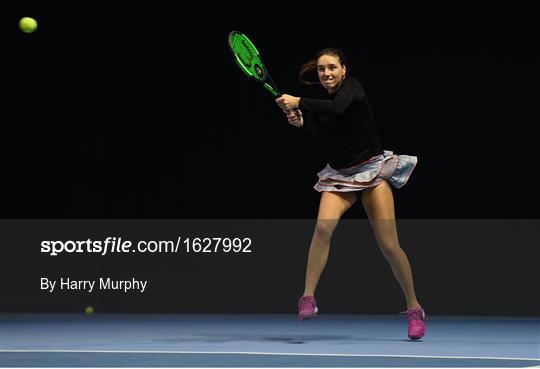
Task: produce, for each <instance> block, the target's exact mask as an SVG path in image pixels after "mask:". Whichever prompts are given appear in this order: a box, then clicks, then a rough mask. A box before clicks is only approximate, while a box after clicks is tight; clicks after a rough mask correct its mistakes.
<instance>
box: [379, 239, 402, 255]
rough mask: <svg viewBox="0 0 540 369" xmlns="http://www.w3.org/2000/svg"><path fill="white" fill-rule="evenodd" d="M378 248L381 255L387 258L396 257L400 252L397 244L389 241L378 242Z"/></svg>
mask: <svg viewBox="0 0 540 369" xmlns="http://www.w3.org/2000/svg"><path fill="white" fill-rule="evenodd" d="M379 248H380V249H381V251H382V253H383V254H384V255H385V256H387V257H393V256H394V255H397V254H398V253H399V252H400V250H401V247H400V246H399V243H397V242H396V241H391V240H381V241H379Z"/></svg>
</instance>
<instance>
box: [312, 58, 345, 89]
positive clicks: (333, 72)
mask: <svg viewBox="0 0 540 369" xmlns="http://www.w3.org/2000/svg"><path fill="white" fill-rule="evenodd" d="M346 71H347V68H346V67H345V66H344V65H341V61H340V60H339V58H338V57H337V56H334V55H323V56H321V57H320V58H319V59H318V60H317V74H318V75H319V80H320V81H321V84H322V85H323V87H324V88H326V89H327V90H328V92H330V93H333V92H335V91H336V90H337V89H338V88H339V85H340V84H341V82H342V81H343V78H344V77H345V72H346Z"/></svg>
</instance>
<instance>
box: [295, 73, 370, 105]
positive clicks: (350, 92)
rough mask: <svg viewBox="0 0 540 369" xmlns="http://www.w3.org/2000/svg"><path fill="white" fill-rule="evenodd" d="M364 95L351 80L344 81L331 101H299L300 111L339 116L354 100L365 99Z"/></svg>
mask: <svg viewBox="0 0 540 369" xmlns="http://www.w3.org/2000/svg"><path fill="white" fill-rule="evenodd" d="M365 97H366V95H365V93H364V90H363V89H362V87H361V86H360V85H358V84H357V83H355V81H353V80H352V79H348V78H347V79H345V80H344V81H343V82H342V84H341V87H340V88H339V90H338V92H337V93H336V96H335V97H334V99H333V100H321V99H309V98H307V97H302V98H300V99H299V103H298V106H299V108H300V109H303V110H308V111H313V112H316V113H329V114H341V113H343V112H344V111H345V110H347V108H348V107H349V106H350V105H351V104H352V103H353V102H354V101H356V100H360V101H361V100H363V99H365Z"/></svg>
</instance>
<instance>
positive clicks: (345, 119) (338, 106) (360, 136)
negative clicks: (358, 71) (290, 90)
mask: <svg viewBox="0 0 540 369" xmlns="http://www.w3.org/2000/svg"><path fill="white" fill-rule="evenodd" d="M299 108H300V110H301V111H302V113H303V116H304V125H303V126H302V127H304V129H306V130H308V131H309V132H311V133H312V134H313V135H314V136H315V137H316V138H317V139H318V140H322V141H323V142H325V143H326V145H327V147H328V152H329V160H328V164H329V165H330V166H331V167H332V168H334V169H343V168H347V167H350V166H353V165H355V164H358V163H361V162H363V161H365V160H367V159H369V158H370V157H372V156H375V155H379V154H382V152H383V150H382V147H381V144H380V142H379V139H378V137H377V129H376V126H375V121H374V119H373V113H372V111H371V108H370V106H369V103H368V99H367V96H366V94H365V92H364V89H363V88H362V86H361V85H360V83H359V82H358V81H357V80H356V79H354V78H352V77H347V78H345V79H344V80H343V82H342V83H341V86H340V87H339V89H338V90H337V91H336V92H335V93H332V94H329V95H328V99H310V98H306V97H302V98H301V99H300V105H299Z"/></svg>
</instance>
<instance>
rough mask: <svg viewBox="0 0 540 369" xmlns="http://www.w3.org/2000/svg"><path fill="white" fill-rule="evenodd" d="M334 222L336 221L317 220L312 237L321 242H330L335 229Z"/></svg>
mask: <svg viewBox="0 0 540 369" xmlns="http://www.w3.org/2000/svg"><path fill="white" fill-rule="evenodd" d="M336 222H337V220H333V219H319V220H318V221H317V225H316V226H315V234H314V237H315V238H318V239H321V240H330V238H331V237H332V233H333V232H334V229H335V227H336Z"/></svg>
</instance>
